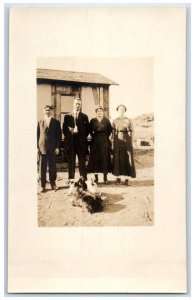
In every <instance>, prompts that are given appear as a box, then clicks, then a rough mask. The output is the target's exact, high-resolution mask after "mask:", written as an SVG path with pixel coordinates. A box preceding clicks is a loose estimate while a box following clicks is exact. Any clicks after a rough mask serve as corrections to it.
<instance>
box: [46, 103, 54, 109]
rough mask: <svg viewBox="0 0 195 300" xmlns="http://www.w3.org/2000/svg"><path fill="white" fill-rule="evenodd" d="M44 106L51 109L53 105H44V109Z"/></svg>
mask: <svg viewBox="0 0 195 300" xmlns="http://www.w3.org/2000/svg"><path fill="white" fill-rule="evenodd" d="M46 108H49V109H51V110H53V106H52V105H49V104H47V105H45V107H44V109H46Z"/></svg>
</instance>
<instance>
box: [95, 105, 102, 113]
mask: <svg viewBox="0 0 195 300" xmlns="http://www.w3.org/2000/svg"><path fill="white" fill-rule="evenodd" d="M98 109H101V110H102V111H104V109H103V107H102V106H101V105H97V106H96V108H95V112H97V110H98Z"/></svg>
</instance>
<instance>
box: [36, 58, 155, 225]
mask: <svg viewBox="0 0 195 300" xmlns="http://www.w3.org/2000/svg"><path fill="white" fill-rule="evenodd" d="M36 71H37V73H36V74H37V121H38V125H37V176H38V187H37V188H38V191H37V192H38V193H37V212H38V226H43V227H52V226H54V227H59V226H60V227H61V226H92V227H93V226H150V225H153V224H154V195H153V192H154V191H153V190H154V175H153V173H154V172H153V169H154V113H153V59H152V58H147V57H146V58H38V59H37V70H36Z"/></svg>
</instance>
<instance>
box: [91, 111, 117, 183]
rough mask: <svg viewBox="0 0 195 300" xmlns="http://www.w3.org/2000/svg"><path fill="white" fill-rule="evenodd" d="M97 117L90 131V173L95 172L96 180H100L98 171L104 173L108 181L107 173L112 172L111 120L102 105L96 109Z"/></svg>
mask: <svg viewBox="0 0 195 300" xmlns="http://www.w3.org/2000/svg"><path fill="white" fill-rule="evenodd" d="M95 112H96V117H95V118H93V119H91V121H90V124H89V131H90V135H91V137H92V139H91V145H90V158H89V163H88V173H94V174H95V182H98V173H103V174H104V183H108V180H107V174H108V173H109V172H111V141H110V139H109V137H110V135H111V133H112V126H111V123H110V121H109V120H108V119H107V118H106V117H104V111H103V107H102V106H98V107H97V108H96V109H95Z"/></svg>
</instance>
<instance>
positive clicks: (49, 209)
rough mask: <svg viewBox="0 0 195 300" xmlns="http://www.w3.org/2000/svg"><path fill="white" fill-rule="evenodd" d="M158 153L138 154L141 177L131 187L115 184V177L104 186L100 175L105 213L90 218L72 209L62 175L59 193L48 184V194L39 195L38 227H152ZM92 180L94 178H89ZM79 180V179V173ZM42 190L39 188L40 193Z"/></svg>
mask: <svg viewBox="0 0 195 300" xmlns="http://www.w3.org/2000/svg"><path fill="white" fill-rule="evenodd" d="M153 154H154V151H153V150H152V149H149V150H138V149H137V150H135V155H134V158H135V165H136V171H137V177H136V178H134V179H133V178H131V179H130V182H129V186H125V185H124V184H123V183H122V184H121V185H120V186H118V185H116V184H115V177H114V176H113V175H112V174H109V175H108V180H109V183H108V184H107V185H105V184H104V183H103V176H102V175H101V174H100V175H99V179H100V183H99V184H98V192H100V193H101V194H102V195H103V196H105V200H103V211H102V212H99V213H93V214H90V213H89V212H88V211H86V210H83V209H82V208H81V207H75V206H73V205H72V201H73V196H72V195H70V196H68V195H67V191H68V187H67V186H66V185H65V182H66V180H67V172H66V171H58V178H57V182H56V183H57V186H58V187H59V189H58V191H56V192H55V191H53V190H51V188H50V184H49V183H48V184H47V186H46V193H43V194H40V193H39V192H38V197H37V201H38V225H39V226H43V227H64V226H91V227H94V226H148V225H149V226H150V225H153V220H154V195H153V190H154V177H153V166H154V164H153V161H154V159H153V158H154V155H153ZM88 177H89V178H90V174H89V176H88ZM76 178H79V174H78V171H77V173H76ZM39 189H40V186H38V191H39Z"/></svg>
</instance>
